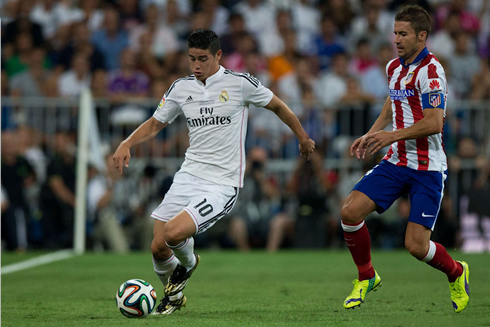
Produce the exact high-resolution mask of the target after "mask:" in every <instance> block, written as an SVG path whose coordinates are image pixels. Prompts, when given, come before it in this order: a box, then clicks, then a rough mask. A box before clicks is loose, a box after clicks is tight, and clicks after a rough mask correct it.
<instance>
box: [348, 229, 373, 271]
mask: <svg viewBox="0 0 490 327" xmlns="http://www.w3.org/2000/svg"><path fill="white" fill-rule="evenodd" d="M342 228H343V229H344V239H345V243H346V244H347V246H348V247H349V251H350V254H351V255H352V258H353V259H354V263H355V264H356V266H357V270H358V271H359V280H365V279H371V278H373V277H374V268H373V265H372V264H371V239H370V238H369V231H368V229H367V226H366V224H365V223H364V220H363V221H362V222H361V223H359V224H357V225H348V224H344V223H342Z"/></svg>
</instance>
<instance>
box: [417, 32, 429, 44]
mask: <svg viewBox="0 0 490 327" xmlns="http://www.w3.org/2000/svg"><path fill="white" fill-rule="evenodd" d="M418 38H419V42H424V41H427V32H426V31H421V32H420V33H419V37H418Z"/></svg>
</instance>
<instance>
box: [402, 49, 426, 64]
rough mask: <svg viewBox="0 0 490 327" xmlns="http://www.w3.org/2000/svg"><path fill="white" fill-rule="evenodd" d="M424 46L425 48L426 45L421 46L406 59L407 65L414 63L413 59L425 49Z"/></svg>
mask: <svg viewBox="0 0 490 327" xmlns="http://www.w3.org/2000/svg"><path fill="white" fill-rule="evenodd" d="M424 48H425V46H423V47H421V48H420V49H418V50H417V51H416V52H415V53H413V54H412V55H411V56H410V57H408V58H406V59H405V64H406V65H410V64H411V63H413V61H414V60H415V58H417V56H418V55H419V54H420V53H421V52H422V51H423V50H424Z"/></svg>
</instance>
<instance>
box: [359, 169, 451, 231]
mask: <svg viewBox="0 0 490 327" xmlns="http://www.w3.org/2000/svg"><path fill="white" fill-rule="evenodd" d="M446 178H447V174H446V173H440V172H437V171H421V170H415V169H412V168H407V167H399V166H396V165H394V164H392V163H389V162H388V161H386V160H383V161H381V163H380V164H379V165H376V166H375V167H374V168H373V169H371V170H370V171H368V172H367V173H366V174H364V176H363V177H362V178H361V180H360V181H359V182H357V184H356V185H355V186H354V188H353V190H355V191H359V192H362V193H364V194H366V195H367V196H368V197H369V198H370V199H371V200H373V201H374V203H376V205H377V209H376V211H377V212H378V213H383V212H384V211H385V210H387V209H388V208H389V207H390V206H391V205H392V204H393V202H395V200H396V199H398V198H399V197H401V196H402V195H403V194H405V193H409V194H410V203H411V210H410V217H409V219H408V220H409V221H411V222H413V223H416V224H419V225H423V226H426V227H428V228H430V229H431V230H434V225H435V224H436V220H437V216H438V215H439V210H440V208H441V201H442V197H443V196H444V186H445V183H446Z"/></svg>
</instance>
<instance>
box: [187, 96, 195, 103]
mask: <svg viewBox="0 0 490 327" xmlns="http://www.w3.org/2000/svg"><path fill="white" fill-rule="evenodd" d="M189 101H194V100H193V99H192V96H190V95H189V97H188V98H187V100H185V102H189Z"/></svg>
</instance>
